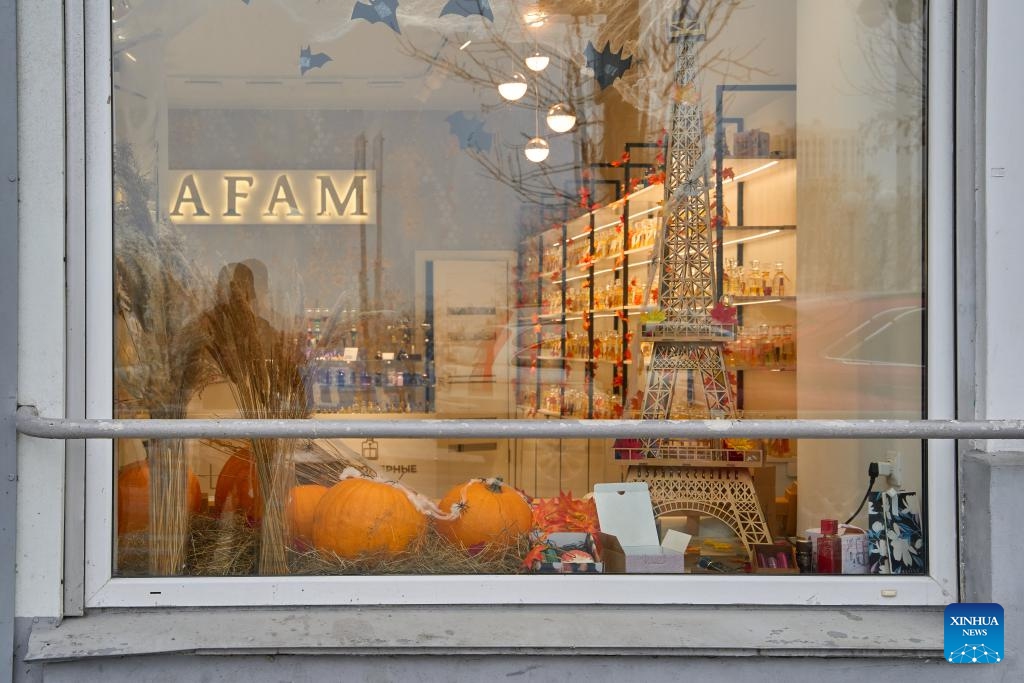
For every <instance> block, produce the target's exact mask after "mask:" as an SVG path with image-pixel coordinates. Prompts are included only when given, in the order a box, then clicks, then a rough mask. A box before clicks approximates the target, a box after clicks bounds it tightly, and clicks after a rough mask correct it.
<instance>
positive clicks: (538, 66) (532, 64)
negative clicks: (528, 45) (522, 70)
mask: <svg viewBox="0 0 1024 683" xmlns="http://www.w3.org/2000/svg"><path fill="white" fill-rule="evenodd" d="M550 61H551V58H550V57H548V56H547V55H542V54H541V53H540V52H539V51H537V52H534V53H533V54H532V55H530V56H529V57H527V58H526V66H527V67H529V68H530V70H531V71H543V70H544V69H546V68H547V66H548V63H549V62H550Z"/></svg>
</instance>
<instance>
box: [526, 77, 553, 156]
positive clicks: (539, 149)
mask: <svg viewBox="0 0 1024 683" xmlns="http://www.w3.org/2000/svg"><path fill="white" fill-rule="evenodd" d="M533 90H534V92H536V93H537V103H536V105H534V107H533V137H532V138H530V139H529V140H528V141H527V143H526V147H524V148H523V154H525V155H526V158H527V159H529V160H530V161H532V162H533V163H535V164H539V163H540V162H542V161H544V160H545V159H547V158H548V154H550V153H551V148H550V147H549V146H548V141H547V140H545V139H544V138H542V137H541V136H540V88H538V87H537V83H536V81H534V83H533Z"/></svg>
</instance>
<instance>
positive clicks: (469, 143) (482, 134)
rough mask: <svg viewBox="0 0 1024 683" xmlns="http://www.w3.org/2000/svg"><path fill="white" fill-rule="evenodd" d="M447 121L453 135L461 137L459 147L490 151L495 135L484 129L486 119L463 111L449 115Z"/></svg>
mask: <svg viewBox="0 0 1024 683" xmlns="http://www.w3.org/2000/svg"><path fill="white" fill-rule="evenodd" d="M445 121H447V122H448V127H449V130H450V132H451V133H452V135H455V136H456V137H457V138H458V139H459V149H475V150H476V151H478V152H490V151H491V142H492V140H493V139H494V136H493V135H492V134H491V133H488V132H487V131H485V130H484V124H485V121H483V120H481V119H478V118H476V117H475V116H474V117H472V118H471V117H467V116H466V115H465V114H464V113H462V112H461V111H457V112H455V113H454V114H452V115H451V116H449V117H448V118H447V119H445Z"/></svg>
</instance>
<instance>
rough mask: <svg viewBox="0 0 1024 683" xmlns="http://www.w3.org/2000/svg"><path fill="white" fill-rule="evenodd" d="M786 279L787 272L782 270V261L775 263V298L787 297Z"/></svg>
mask: <svg viewBox="0 0 1024 683" xmlns="http://www.w3.org/2000/svg"><path fill="white" fill-rule="evenodd" d="M788 279H789V278H787V277H786V273H785V271H784V270H783V269H782V261H776V262H775V277H774V278H773V280H774V281H775V296H786V280H788Z"/></svg>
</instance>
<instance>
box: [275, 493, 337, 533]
mask: <svg viewBox="0 0 1024 683" xmlns="http://www.w3.org/2000/svg"><path fill="white" fill-rule="evenodd" d="M325 493H327V487H326V486H321V485H320V484H305V485H303V486H295V487H293V488H292V490H291V493H290V494H289V496H288V505H287V507H286V508H285V514H286V516H287V518H288V528H289V529H291V533H292V536H295V537H297V538H302V539H305V540H307V541H312V540H313V520H314V519H315V518H316V506H317V505H319V504H320V499H321V498H323V497H324V494H325Z"/></svg>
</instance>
